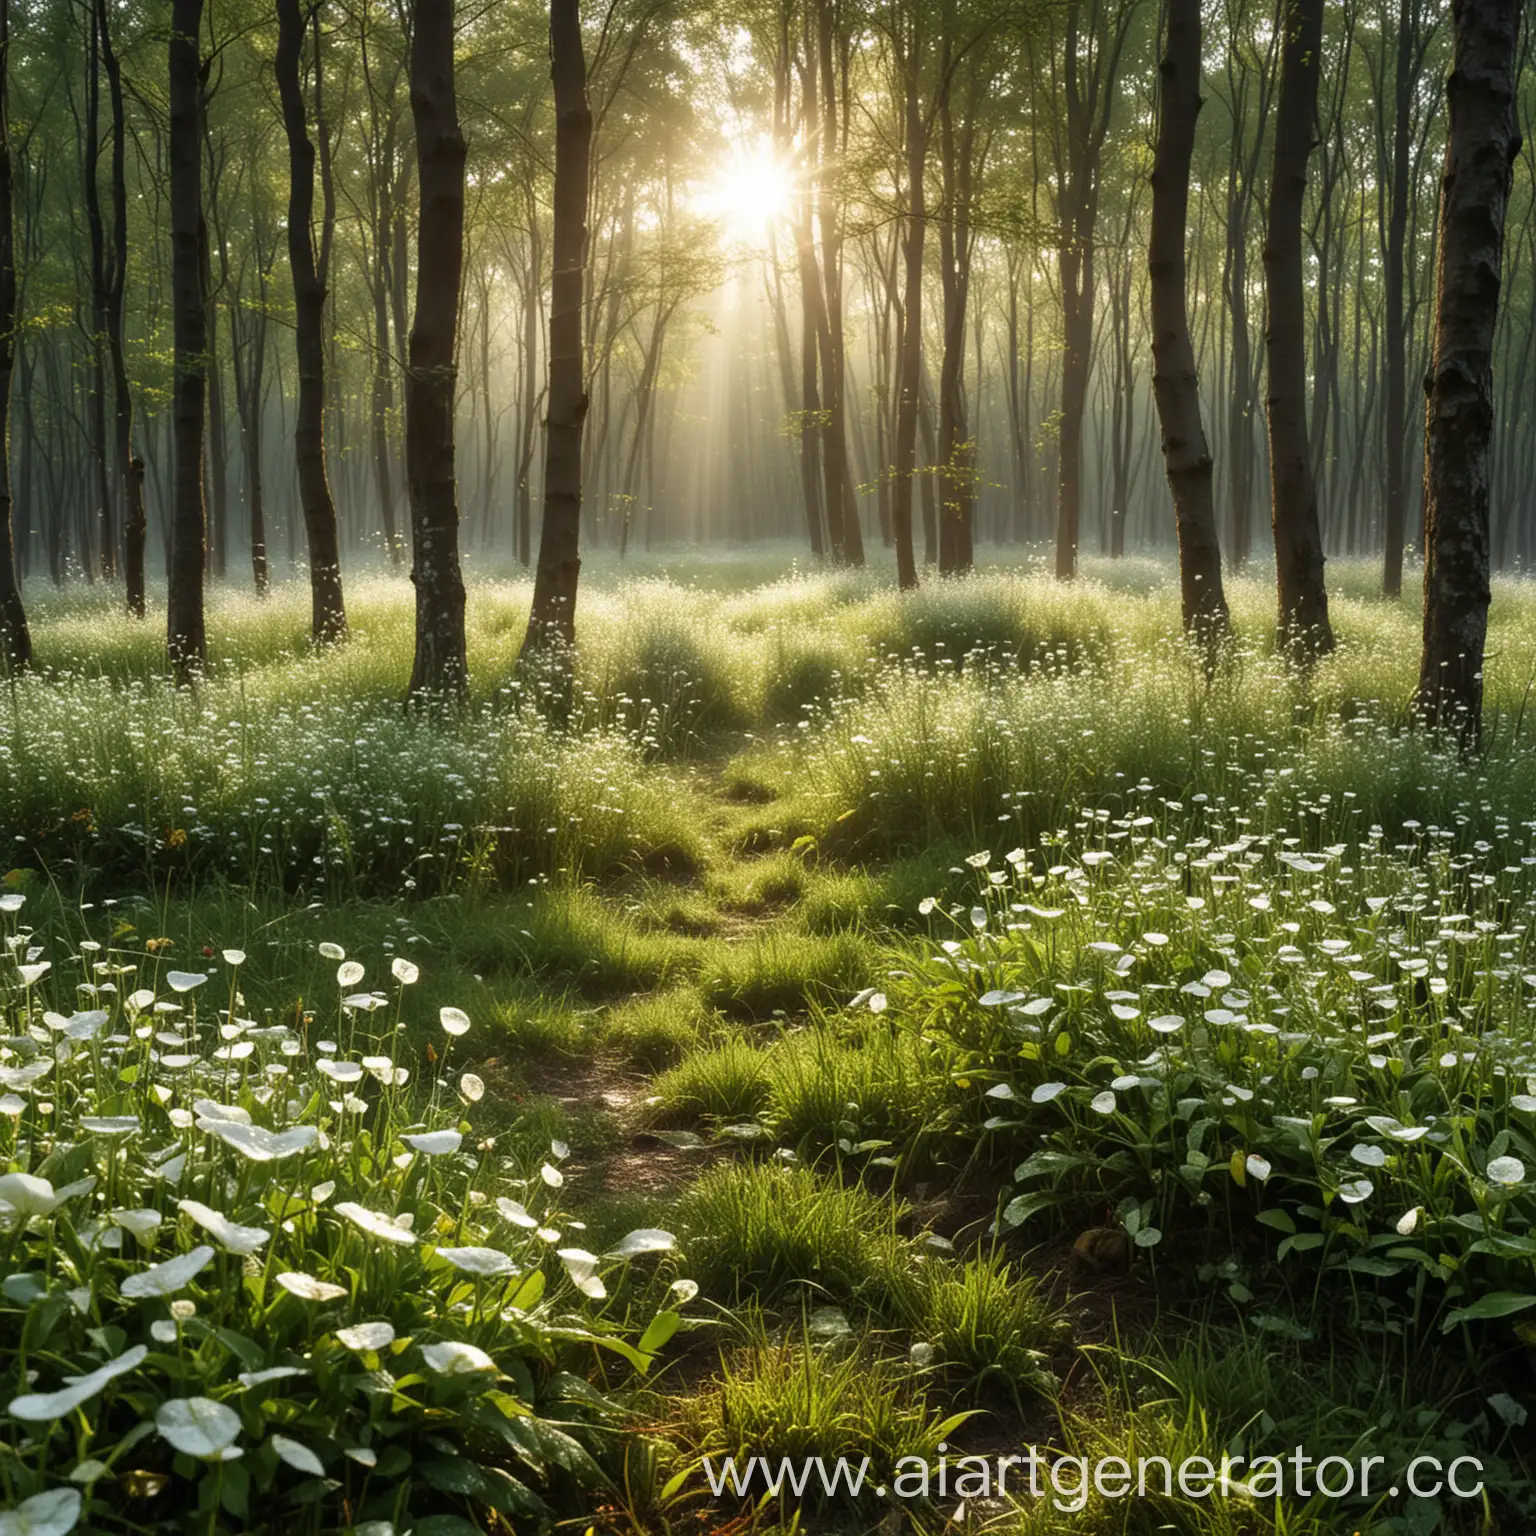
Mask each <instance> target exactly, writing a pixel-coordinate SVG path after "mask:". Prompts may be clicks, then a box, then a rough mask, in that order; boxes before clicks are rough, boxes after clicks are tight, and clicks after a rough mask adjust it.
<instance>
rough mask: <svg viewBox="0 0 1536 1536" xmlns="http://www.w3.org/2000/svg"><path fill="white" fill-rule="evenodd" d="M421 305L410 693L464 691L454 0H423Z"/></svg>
mask: <svg viewBox="0 0 1536 1536" xmlns="http://www.w3.org/2000/svg"><path fill="white" fill-rule="evenodd" d="M414 15H415V25H414V29H413V31H412V34H411V117H412V120H413V121H414V123H415V126H416V179H417V188H418V191H419V193H420V207H419V210H418V218H417V225H416V312H415V317H414V319H413V321H412V324H411V339H410V356H409V362H408V366H407V368H406V375H405V473H406V480H407V483H408V485H409V488H410V501H411V537H412V542H413V554H412V565H411V581H412V582H413V583H414V585H415V587H416V660H415V665H414V667H413V668H412V671H411V689H410V691H411V697H412V698H416V699H428V698H432V699H441V698H461V697H462V696H463V695H464V692H465V689H466V688H467V686H468V682H469V661H468V656H467V654H466V649H465V639H464V576H463V572H462V571H461V569H460V566H459V502H458V481H457V478H456V475H455V469H454V446H453V407H454V386H455V378H456V374H455V367H454V350H455V340H456V332H457V328H458V317H459V290H460V286H461V284H462V282H463V277H464V162H465V159H466V156H467V146H466V145H465V142H464V134H463V132H462V131H461V130H460V128H459V112H458V101H457V98H456V96H455V93H454V73H453V0H416V6H415V12H414Z"/></svg>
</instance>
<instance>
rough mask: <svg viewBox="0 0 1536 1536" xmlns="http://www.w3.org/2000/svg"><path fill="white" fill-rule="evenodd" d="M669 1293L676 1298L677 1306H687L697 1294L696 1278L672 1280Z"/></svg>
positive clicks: (697, 1284)
mask: <svg viewBox="0 0 1536 1536" xmlns="http://www.w3.org/2000/svg"><path fill="white" fill-rule="evenodd" d="M669 1294H670V1295H671V1296H672V1297H673V1298H674V1299H675V1300H676V1302H677V1304H678V1306H680V1307H684V1306H687V1304H688V1303H689V1302H690V1301H692V1300H693V1298H694V1297H695V1296H697V1295H698V1294H699V1282H698V1281H697V1280H674V1281H673V1282H672V1286H671V1290H670V1292H669Z"/></svg>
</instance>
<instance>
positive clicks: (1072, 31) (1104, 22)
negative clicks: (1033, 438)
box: [1051, 0, 1320, 581]
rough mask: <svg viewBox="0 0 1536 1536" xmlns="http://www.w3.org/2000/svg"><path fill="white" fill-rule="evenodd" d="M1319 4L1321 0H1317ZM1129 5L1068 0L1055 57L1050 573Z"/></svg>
mask: <svg viewBox="0 0 1536 1536" xmlns="http://www.w3.org/2000/svg"><path fill="white" fill-rule="evenodd" d="M1319 3H1320V0H1319ZM1135 9H1136V0H1067V6H1066V19H1065V31H1064V36H1063V39H1062V48H1061V52H1060V56H1059V58H1057V57H1055V56H1054V55H1053V59H1052V69H1053V78H1052V84H1053V86H1058V82H1057V79H1056V76H1055V72H1056V70H1057V69H1058V68H1059V72H1060V79H1059V86H1058V89H1059V95H1060V105H1061V109H1062V110H1061V112H1060V116H1059V118H1058V117H1056V115H1055V114H1053V119H1052V124H1051V145H1052V153H1053V158H1054V161H1055V172H1056V189H1055V190H1056V220H1057V223H1058V225H1059V226H1060V232H1059V234H1058V236H1057V238H1058V241H1059V246H1058V256H1057V265H1058V275H1059V277H1060V281H1061V303H1062V351H1061V443H1060V450H1059V458H1058V460H1057V472H1056V475H1057V478H1056V575H1057V578H1058V579H1059V580H1062V581H1068V580H1070V579H1071V578H1072V577H1073V576H1075V575H1076V574H1077V542H1078V526H1079V523H1080V521H1081V518H1082V494H1083V418H1084V416H1085V415H1086V413H1087V409H1088V382H1089V374H1090V372H1091V370H1092V365H1093V304H1094V296H1095V293H1096V291H1097V288H1096V278H1095V247H1094V229H1095V226H1096V224H1097V223H1098V217H1099V175H1100V171H1101V168H1102V162H1103V155H1104V141H1105V139H1106V137H1107V136H1108V134H1109V123H1110V117H1111V114H1112V112H1113V110H1114V104H1115V95H1116V87H1117V83H1118V80H1119V74H1120V60H1121V56H1122V54H1123V53H1124V50H1125V39H1126V34H1127V33H1128V32H1129V30H1130V26H1131V20H1132V17H1133V15H1134V13H1135Z"/></svg>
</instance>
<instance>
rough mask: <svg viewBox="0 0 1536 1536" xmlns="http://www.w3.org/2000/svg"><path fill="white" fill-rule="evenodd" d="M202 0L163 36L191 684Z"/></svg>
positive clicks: (184, 668) (186, 661)
mask: <svg viewBox="0 0 1536 1536" xmlns="http://www.w3.org/2000/svg"><path fill="white" fill-rule="evenodd" d="M202 25H203V0H174V3H173V5H172V8H171V39H170V146H169V161H170V181H171V311H172V331H173V338H174V348H175V363H174V384H173V400H172V454H173V458H174V460H175V476H174V488H173V491H172V495H171V518H170V523H171V528H170V535H171V554H170V569H169V571H168V573H167V587H168V600H167V604H166V634H167V643H168V649H169V652H170V662H171V675H172V677H173V678H175V680H176V681H177V683H181V684H185V683H190V682H191V681H193V679H194V678H195V677H196V676H197V674H198V673H199V672H201V671H202V669H203V667H204V666H205V665H206V664H207V661H208V640H207V634H206V631H205V629H204V624H203V574H204V571H205V569H206V567H207V549H206V543H207V536H208V524H207V514H206V511H205V507H204V503H203V423H204V416H205V407H206V402H207V387H208V317H207V314H206V313H205V310H204V305H203V273H202V226H203V133H202V123H201V120H200V119H201V117H202V102H203V83H202V67H201V60H200V38H201V33H202Z"/></svg>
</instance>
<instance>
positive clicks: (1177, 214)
mask: <svg viewBox="0 0 1536 1536" xmlns="http://www.w3.org/2000/svg"><path fill="white" fill-rule="evenodd" d="M1167 28H1168V36H1167V45H1166V48H1165V51H1164V54H1163V62H1162V65H1161V69H1160V74H1161V78H1162V90H1161V93H1160V97H1159V103H1158V105H1159V114H1158V128H1157V157H1156V159H1155V161H1154V163H1153V167H1152V231H1151V237H1150V240H1149V242H1148V251H1147V271H1148V275H1149V277H1150V278H1151V283H1152V390H1153V393H1154V395H1155V396H1156V399H1157V415H1158V420H1159V421H1160V422H1161V423H1162V429H1163V460H1164V464H1165V465H1166V468H1167V472H1168V489H1169V490H1170V491H1171V492H1172V493H1173V516H1174V525H1175V527H1176V528H1177V530H1178V538H1179V584H1180V590H1181V596H1182V599H1183V617H1184V628H1185V629H1186V630H1187V631H1188V632H1189V633H1191V634H1193V635H1197V636H1199V637H1200V638H1202V639H1204V640H1206V641H1207V642H1211V641H1214V640H1216V639H1218V638H1219V637H1220V636H1221V635H1222V634H1223V633H1224V632H1225V630H1226V628H1227V601H1226V596H1225V594H1224V592H1223V591H1222V584H1221V546H1220V543H1219V541H1218V539H1217V535H1216V496H1215V489H1214V485H1213V481H1212V474H1211V455H1210V450H1209V449H1208V448H1207V447H1206V441H1205V424H1204V422H1203V421H1202V420H1201V416H1200V378H1199V374H1198V373H1197V372H1196V369H1195V348H1194V343H1193V342H1192V341H1191V340H1190V335H1189V312H1188V293H1187V289H1186V283H1185V262H1184V245H1185V240H1186V238H1187V235H1188V223H1189V166H1190V160H1191V158H1192V157H1193V154H1194V148H1195V122H1196V119H1197V118H1198V116H1199V114H1200V104H1201V103H1200V0H1168V5H1167Z"/></svg>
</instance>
